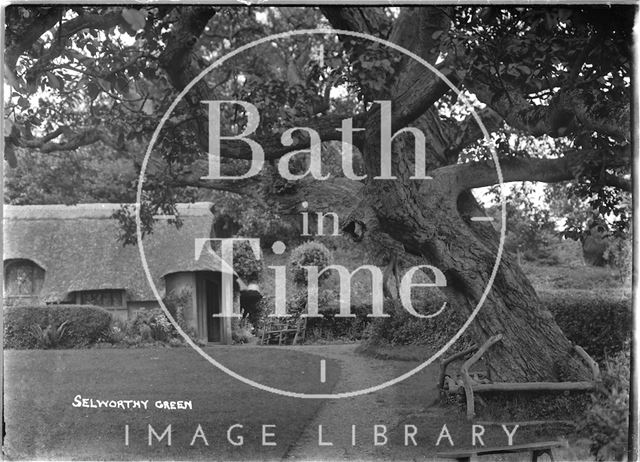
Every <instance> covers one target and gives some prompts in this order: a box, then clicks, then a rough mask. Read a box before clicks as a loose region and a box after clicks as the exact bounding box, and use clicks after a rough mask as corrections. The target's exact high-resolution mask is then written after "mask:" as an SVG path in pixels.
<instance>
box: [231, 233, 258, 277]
mask: <svg viewBox="0 0 640 462" xmlns="http://www.w3.org/2000/svg"><path fill="white" fill-rule="evenodd" d="M233 269H234V271H235V272H236V273H237V274H238V276H240V278H242V280H244V281H246V282H252V281H257V280H258V279H259V278H260V274H262V269H263V268H262V260H258V259H257V258H256V257H255V255H254V253H253V250H252V249H251V244H249V243H248V242H246V241H244V242H243V241H240V242H235V243H234V248H233Z"/></svg>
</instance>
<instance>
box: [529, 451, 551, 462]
mask: <svg viewBox="0 0 640 462" xmlns="http://www.w3.org/2000/svg"><path fill="white" fill-rule="evenodd" d="M543 454H548V455H549V458H550V459H551V462H554V458H553V452H551V449H535V450H533V451H531V462H537V461H538V457H540V456H541V455H543Z"/></svg>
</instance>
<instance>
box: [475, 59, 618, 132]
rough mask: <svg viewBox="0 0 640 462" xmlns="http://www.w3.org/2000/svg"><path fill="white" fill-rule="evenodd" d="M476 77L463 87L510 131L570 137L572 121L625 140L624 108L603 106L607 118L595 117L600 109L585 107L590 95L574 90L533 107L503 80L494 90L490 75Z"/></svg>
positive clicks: (574, 126) (493, 82)
mask: <svg viewBox="0 0 640 462" xmlns="http://www.w3.org/2000/svg"><path fill="white" fill-rule="evenodd" d="M477 74H478V71H476V72H475V73H474V75H473V76H469V77H467V78H466V79H465V80H464V84H465V86H466V87H467V88H468V89H469V90H470V91H471V92H472V93H474V94H475V95H476V96H477V97H478V99H479V100H480V101H482V102H483V103H485V104H487V105H488V106H490V107H492V108H493V109H494V110H495V111H496V112H497V113H498V114H500V115H501V116H502V117H503V118H504V120H505V121H506V122H507V123H508V124H509V125H510V126H511V127H513V128H517V129H519V130H523V131H525V132H527V133H529V134H531V135H533V136H541V135H549V136H552V137H558V136H567V135H569V134H571V133H572V132H573V131H574V130H575V129H576V128H577V127H578V124H577V123H576V122H579V123H580V125H582V126H583V127H584V128H586V129H588V130H592V131H596V132H598V133H601V134H604V135H607V136H610V137H612V138H615V139H617V140H629V137H630V119H629V118H630V113H629V111H628V109H627V110H621V111H619V113H613V112H612V110H611V107H607V110H608V112H609V115H608V116H604V115H603V114H598V112H599V111H600V112H601V111H602V110H603V108H602V107H598V105H594V104H588V103H587V101H588V99H589V98H593V96H590V95H589V94H587V93H585V92H583V91H580V90H578V89H574V90H565V91H562V92H560V93H558V94H557V95H555V96H554V98H552V100H551V101H550V103H549V105H548V106H542V105H535V104H533V103H531V102H530V101H529V100H528V99H527V97H526V96H525V95H523V94H522V93H521V92H520V90H518V89H517V88H515V87H513V86H510V85H508V84H507V83H505V82H504V81H502V82H501V85H500V87H499V88H498V87H497V86H496V85H497V84H496V83H495V78H494V77H493V76H489V75H477Z"/></svg>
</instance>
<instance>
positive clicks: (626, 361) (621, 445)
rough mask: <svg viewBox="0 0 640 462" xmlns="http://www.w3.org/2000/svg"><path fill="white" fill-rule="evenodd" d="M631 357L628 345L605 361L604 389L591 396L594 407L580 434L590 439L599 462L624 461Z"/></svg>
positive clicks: (582, 425) (589, 412) (584, 421)
mask: <svg viewBox="0 0 640 462" xmlns="http://www.w3.org/2000/svg"><path fill="white" fill-rule="evenodd" d="M630 366H631V357H630V348H629V345H628V344H627V346H626V348H625V349H624V350H623V351H620V352H619V353H617V354H616V355H615V356H613V357H612V358H610V359H608V360H607V361H605V367H604V369H603V373H602V385H603V386H602V389H601V390H600V391H599V392H597V393H593V394H592V404H591V406H590V407H589V408H588V410H587V411H586V413H585V416H584V418H583V419H582V420H581V423H580V425H579V427H578V431H580V432H581V433H582V434H584V435H585V436H587V437H588V438H589V439H590V440H591V447H590V450H591V453H592V454H593V455H594V456H595V458H596V460H623V458H624V456H625V452H626V449H627V438H628V431H629V380H630V376H631V372H630V369H631V368H630Z"/></svg>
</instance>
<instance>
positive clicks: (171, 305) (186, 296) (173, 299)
mask: <svg viewBox="0 0 640 462" xmlns="http://www.w3.org/2000/svg"><path fill="white" fill-rule="evenodd" d="M191 295H192V293H191V290H189V289H186V288H185V289H182V290H181V291H180V292H178V291H176V290H172V291H171V292H169V294H168V295H167V296H166V297H165V298H164V299H163V302H164V305H165V306H166V307H167V310H169V313H171V316H173V319H174V320H175V321H176V323H177V324H178V326H179V327H180V328H181V329H182V331H183V332H184V333H185V334H187V335H188V336H189V337H190V338H191V339H192V340H196V339H197V337H198V335H197V333H196V330H195V329H194V328H193V326H190V325H189V324H187V320H186V319H185V317H184V312H185V309H188V307H189V306H190V305H191ZM163 314H164V313H163ZM171 334H172V335H175V336H178V335H179V334H178V332H177V331H176V330H175V329H172V332H171ZM176 338H177V337H176Z"/></svg>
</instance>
